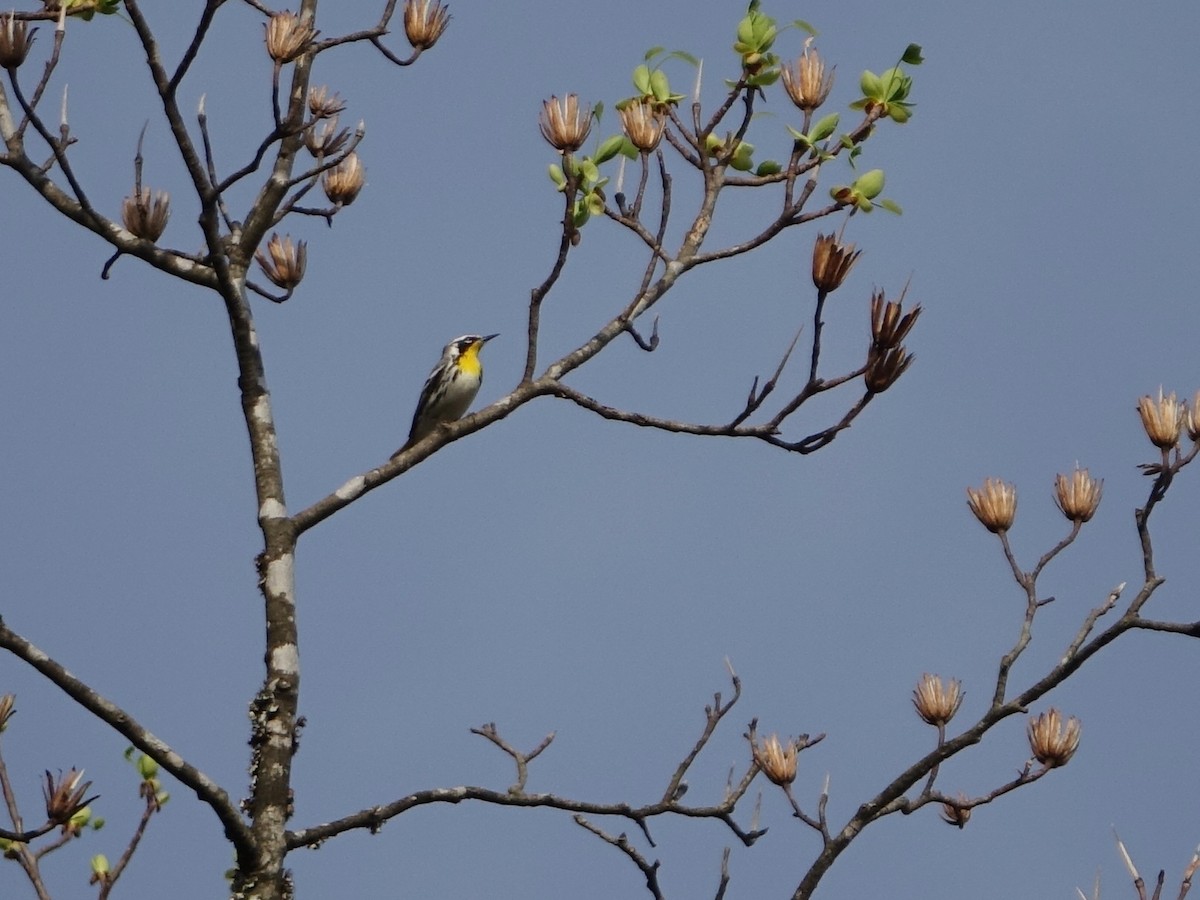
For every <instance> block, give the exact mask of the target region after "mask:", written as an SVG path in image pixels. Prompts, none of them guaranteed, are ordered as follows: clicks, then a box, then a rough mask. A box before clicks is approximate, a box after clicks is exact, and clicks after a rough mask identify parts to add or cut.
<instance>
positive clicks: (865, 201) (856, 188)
mask: <svg viewBox="0 0 1200 900" xmlns="http://www.w3.org/2000/svg"><path fill="white" fill-rule="evenodd" d="M883 183H884V178H883V169H872V170H871V171H869V172H863V173H862V174H861V175H859V176H858V178H856V179H854V182H853V183H852V184H848V185H847V184H840V185H836V186H834V187H832V188H830V189H829V196H831V197H833V199H834V200H837V201H838V202H839V203H844V204H846V205H847V206H853V207H854V208H855V209H857V210H858V211H860V212H865V213H869V212H870V211H871V210H872V209H874V208H875V207H876V206H879V207H881V208H883V209H886V210H887V211H888V212H893V213H896V214H897V215H899V214H900V212H901V210H900V206H899V204H897V203H896V202H895V201H893V200H887V199H884V200H876V198H877V197H878V196H879V195H880V194H881V193H883Z"/></svg>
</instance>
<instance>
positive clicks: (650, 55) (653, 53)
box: [642, 45, 912, 62]
mask: <svg viewBox="0 0 1200 900" xmlns="http://www.w3.org/2000/svg"><path fill="white" fill-rule="evenodd" d="M910 46H912V45H910ZM666 49H667V48H666V47H651V48H650V49H649V50H647V51H646V55H645V56H643V57H642V59H644V60H645V61H646V62H650V60H652V59H654V57H656V56H658V54H660V53H662V52H663V51H664V50H666Z"/></svg>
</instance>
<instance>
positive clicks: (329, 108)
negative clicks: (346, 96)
mask: <svg viewBox="0 0 1200 900" xmlns="http://www.w3.org/2000/svg"><path fill="white" fill-rule="evenodd" d="M345 108H346V103H345V101H344V100H342V95H341V94H331V93H330V92H329V88H328V87H326V86H325V85H321V86H320V87H311V88H309V89H308V111H309V112H310V113H312V115H313V118H315V119H328V118H329V117H330V116H336V115H337V114H338V113H340V112H342V111H343V110H344V109H345Z"/></svg>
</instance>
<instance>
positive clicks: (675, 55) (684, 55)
mask: <svg viewBox="0 0 1200 900" xmlns="http://www.w3.org/2000/svg"><path fill="white" fill-rule="evenodd" d="M667 59H681V60H683V61H684V62H685V63H687V64H688V65H690V66H691V67H692V68H696V67H697V66H699V65H700V60H699V59H698V58H697V57H695V56H692V54H690V53H688V52H687V51H686V50H672V51H671V52H670V53H668V54H667Z"/></svg>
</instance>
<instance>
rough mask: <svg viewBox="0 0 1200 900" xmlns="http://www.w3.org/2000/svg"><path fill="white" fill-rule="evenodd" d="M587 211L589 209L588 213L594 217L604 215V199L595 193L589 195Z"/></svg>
mask: <svg viewBox="0 0 1200 900" xmlns="http://www.w3.org/2000/svg"><path fill="white" fill-rule="evenodd" d="M587 209H588V212H589V213H590V214H591V215H593V216H600V215H603V214H604V198H603V197H601V196H600V195H599V194H598V193H596V192H595V191H593V192H592V193H590V194H588V195H587Z"/></svg>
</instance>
